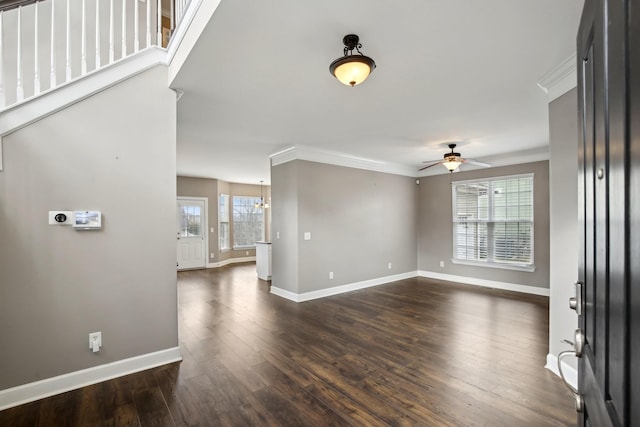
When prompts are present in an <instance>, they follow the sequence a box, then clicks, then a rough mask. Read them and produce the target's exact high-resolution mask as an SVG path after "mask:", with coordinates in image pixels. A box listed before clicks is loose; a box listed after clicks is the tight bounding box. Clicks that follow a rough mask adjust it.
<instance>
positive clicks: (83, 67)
mask: <svg viewBox="0 0 640 427" xmlns="http://www.w3.org/2000/svg"><path fill="white" fill-rule="evenodd" d="M81 28H82V30H81V32H80V33H81V37H82V38H81V40H80V75H82V76H84V75H85V74H87V5H86V1H85V0H82V23H81Z"/></svg>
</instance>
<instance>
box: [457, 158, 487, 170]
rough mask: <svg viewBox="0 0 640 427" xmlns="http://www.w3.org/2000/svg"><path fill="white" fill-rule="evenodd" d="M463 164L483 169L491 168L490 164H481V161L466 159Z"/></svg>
mask: <svg viewBox="0 0 640 427" xmlns="http://www.w3.org/2000/svg"><path fill="white" fill-rule="evenodd" d="M463 162H464V163H469V164H470V165H475V166H482V167H483V168H488V167H490V166H491V164H490V163H484V162H479V161H477V160H473V159H464V160H463Z"/></svg>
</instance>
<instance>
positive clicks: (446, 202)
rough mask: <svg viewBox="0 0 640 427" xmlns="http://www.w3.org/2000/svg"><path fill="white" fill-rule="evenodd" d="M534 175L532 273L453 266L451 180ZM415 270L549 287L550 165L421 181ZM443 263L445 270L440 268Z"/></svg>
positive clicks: (424, 178) (513, 167)
mask: <svg viewBox="0 0 640 427" xmlns="http://www.w3.org/2000/svg"><path fill="white" fill-rule="evenodd" d="M525 173H533V174H534V180H533V181H534V182H533V185H534V195H533V197H534V264H535V266H536V269H535V271H534V272H524V271H516V270H504V269H498V268H489V267H476V266H470V265H462V264H453V263H452V262H451V258H452V256H453V244H452V236H453V225H452V208H453V206H452V200H451V181H463V180H467V179H481V178H489V177H494V176H505V175H517V174H525ZM418 200H419V208H418V270H421V271H426V272H434V273H444V274H450V275H454V276H462V277H470V278H478V279H484V280H491V281H496V282H504V283H509V284H515V285H524V286H531V287H538V288H549V162H548V161H546V160H545V161H541V162H533V163H524V164H519V165H512V166H502V167H495V168H488V169H477V170H472V171H463V172H457V173H455V174H443V175H435V176H429V177H422V178H420V185H419V197H418ZM440 261H444V265H445V266H444V267H440Z"/></svg>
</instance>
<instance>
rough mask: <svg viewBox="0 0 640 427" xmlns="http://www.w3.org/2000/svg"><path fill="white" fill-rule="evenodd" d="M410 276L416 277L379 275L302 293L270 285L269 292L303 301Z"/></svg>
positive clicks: (292, 299)
mask: <svg viewBox="0 0 640 427" xmlns="http://www.w3.org/2000/svg"><path fill="white" fill-rule="evenodd" d="M412 277H416V272H415V271H410V272H408V273H401V274H394V275H392V276H385V277H379V278H377V279H371V280H363V281H361V282H355V283H349V284H346V285H340V286H334V287H332V288H327V289H320V290H318V291H312V292H305V293H302V294H296V293H293V292H290V291H287V290H285V289H281V288H278V287H276V286H273V285H272V286H271V293H272V294H274V295H277V296H279V297H283V298H286V299H289V300H291V301H295V302H303V301H310V300H313V299H318V298H324V297H328V296H332V295H338V294H344V293H345V292H351V291H356V290H358V289H364V288H369V287H371V286H378V285H382V284H385V283H390V282H396V281H398V280H404V279H410V278H412Z"/></svg>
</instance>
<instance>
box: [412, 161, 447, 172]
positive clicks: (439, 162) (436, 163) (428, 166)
mask: <svg viewBox="0 0 640 427" xmlns="http://www.w3.org/2000/svg"><path fill="white" fill-rule="evenodd" d="M439 164H442V160H438V161H437V162H435V163H431V164H430V165H427V166H423V167H421V168H420V169H418V172H420V171H423V170H425V169H429V168H430V167H433V166H435V165H439Z"/></svg>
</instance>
